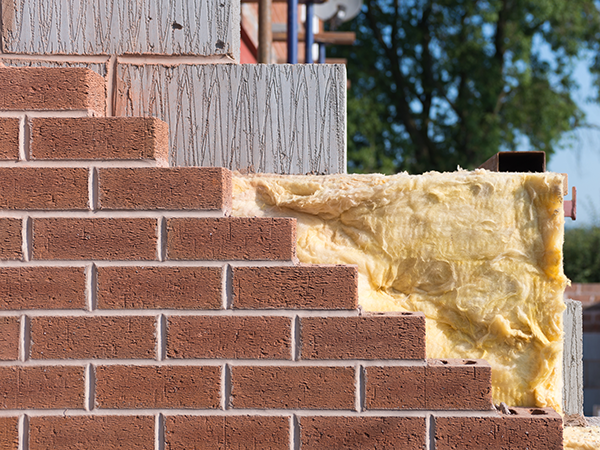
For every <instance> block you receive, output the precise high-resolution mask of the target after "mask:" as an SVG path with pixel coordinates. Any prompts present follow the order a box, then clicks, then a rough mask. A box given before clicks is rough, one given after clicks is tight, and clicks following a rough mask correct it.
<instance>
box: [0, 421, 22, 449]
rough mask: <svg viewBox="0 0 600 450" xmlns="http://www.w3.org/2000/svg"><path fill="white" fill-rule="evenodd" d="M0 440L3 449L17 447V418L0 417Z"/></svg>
mask: <svg viewBox="0 0 600 450" xmlns="http://www.w3.org/2000/svg"><path fill="white" fill-rule="evenodd" d="M0 442H1V443H2V449H3V450H17V449H18V448H19V418H18V417H0Z"/></svg>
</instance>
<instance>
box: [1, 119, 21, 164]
mask: <svg viewBox="0 0 600 450" xmlns="http://www.w3.org/2000/svg"><path fill="white" fill-rule="evenodd" d="M17 159H19V119H17V118H12V117H2V118H0V160H12V161H16V160H17Z"/></svg>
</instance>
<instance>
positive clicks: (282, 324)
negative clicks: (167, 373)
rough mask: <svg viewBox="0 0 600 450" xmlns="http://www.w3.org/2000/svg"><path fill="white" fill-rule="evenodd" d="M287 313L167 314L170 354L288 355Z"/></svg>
mask: <svg viewBox="0 0 600 450" xmlns="http://www.w3.org/2000/svg"><path fill="white" fill-rule="evenodd" d="M291 324H292V321H291V319H290V318H289V317H232V316H220V317H215V316H194V317H169V319H168V335H167V342H168V346H167V356H168V357H169V358H238V359H291V345H292V344H291Z"/></svg>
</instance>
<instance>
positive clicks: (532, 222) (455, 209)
mask: <svg viewBox="0 0 600 450" xmlns="http://www.w3.org/2000/svg"><path fill="white" fill-rule="evenodd" d="M562 185H563V176H562V175H560V174H557V173H548V172H547V173H535V174H533V173H528V174H525V173H518V174H517V173H495V172H489V171H485V170H476V171H473V172H468V171H458V172H453V173H436V172H430V173H426V174H423V175H416V176H412V175H408V174H398V175H394V176H384V175H329V176H310V175H307V176H289V175H286V176H281V175H240V174H236V175H235V176H234V188H233V189H234V198H233V215H235V216H280V217H295V218H296V219H297V232H298V241H297V254H298V258H299V260H300V262H302V263H309V264H355V265H357V266H358V270H359V303H360V305H361V307H362V309H363V310H366V311H423V312H424V313H425V315H426V317H427V355H428V357H430V358H485V359H486V360H488V361H489V363H490V364H491V366H492V370H493V372H492V373H493V375H492V384H493V397H494V401H495V402H496V403H499V402H505V403H507V404H508V405H514V406H538V407H545V406H550V407H553V408H554V409H555V410H557V411H559V412H560V411H561V406H560V405H561V395H562V394H561V390H562V373H561V372H562V370H561V365H562V344H563V331H562V312H563V310H564V303H563V293H564V289H565V286H566V284H567V282H568V280H567V278H566V277H565V275H564V273H563V267H562V245H563V231H564V230H563V227H564V213H563V197H562Z"/></svg>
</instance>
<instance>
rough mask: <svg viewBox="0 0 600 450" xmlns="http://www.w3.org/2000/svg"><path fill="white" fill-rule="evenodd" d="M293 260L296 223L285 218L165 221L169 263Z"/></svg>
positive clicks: (183, 219)
mask: <svg viewBox="0 0 600 450" xmlns="http://www.w3.org/2000/svg"><path fill="white" fill-rule="evenodd" d="M295 256H296V221H295V219H286V218H263V217H255V218H239V217H229V218H223V219H189V218H182V219H169V220H168V247H167V257H168V259H171V260H194V259H198V260H211V261H214V260H225V261H226V260H232V261H237V260H254V261H263V260H273V261H289V260H292V259H293V258H295Z"/></svg>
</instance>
